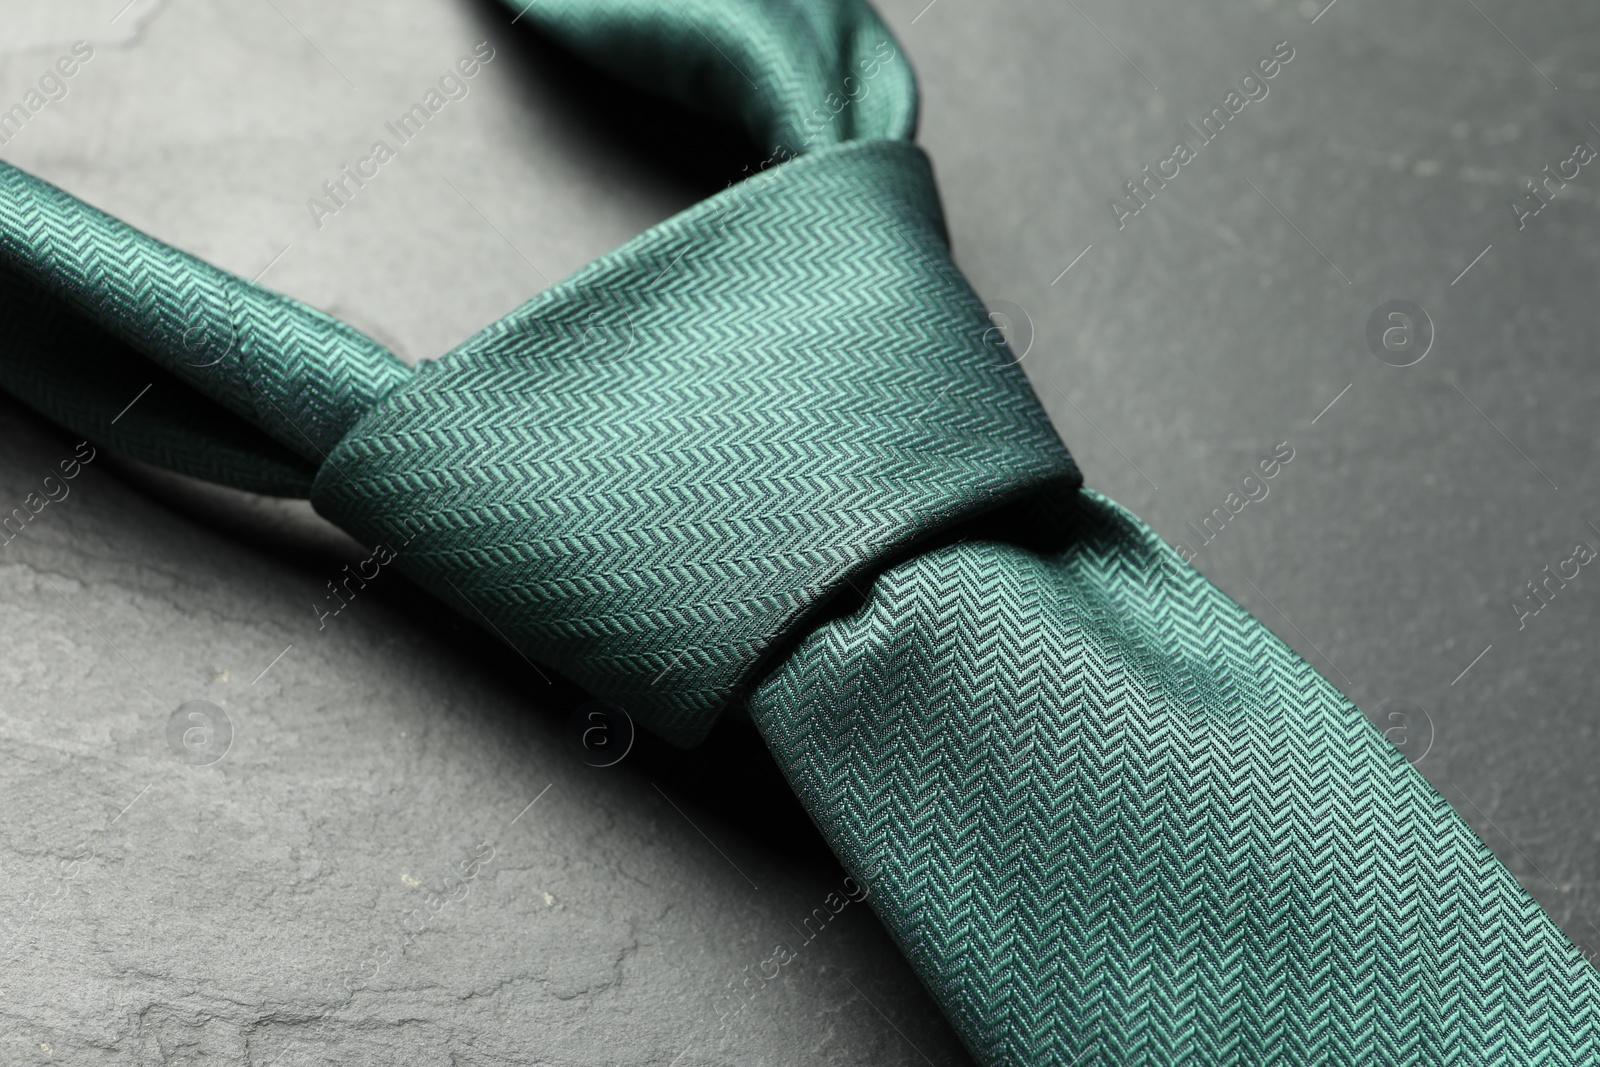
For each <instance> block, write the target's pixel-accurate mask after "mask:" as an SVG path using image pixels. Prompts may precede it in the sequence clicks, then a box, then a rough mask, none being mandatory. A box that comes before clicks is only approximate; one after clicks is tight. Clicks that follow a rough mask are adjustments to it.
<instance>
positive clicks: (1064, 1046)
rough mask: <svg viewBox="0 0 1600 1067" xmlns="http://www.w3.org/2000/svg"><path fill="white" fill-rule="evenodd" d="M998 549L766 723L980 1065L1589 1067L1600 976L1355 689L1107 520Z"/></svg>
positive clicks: (847, 639)
mask: <svg viewBox="0 0 1600 1067" xmlns="http://www.w3.org/2000/svg"><path fill="white" fill-rule="evenodd" d="M1063 497H1065V498H1063ZM1006 519H1007V520H1008V521H1006V522H1004V523H1000V522H998V521H985V522H982V523H979V524H976V525H975V526H974V527H972V528H971V529H970V530H969V531H967V532H968V533H969V534H970V536H971V539H970V540H967V541H964V542H960V543H956V544H952V545H949V546H947V547H944V548H941V549H939V550H937V551H932V552H928V553H926V554H924V555H922V556H919V557H917V558H916V559H914V560H911V561H908V562H906V563H903V564H901V565H899V566H897V567H894V568H892V569H890V570H889V571H888V572H887V573H885V574H884V575H883V576H882V577H881V578H879V580H878V581H877V582H876V583H875V585H874V586H873V587H872V589H871V590H870V591H869V593H868V599H867V602H866V603H865V604H864V605H863V606H862V607H861V608H860V610H858V611H856V612H855V613H853V614H851V615H849V616H847V617H842V618H840V619H837V620H835V621H832V622H829V623H827V624H825V625H823V626H821V627H820V628H819V629H818V630H816V631H815V632H814V633H813V634H812V635H811V636H810V637H808V638H807V639H806V641H805V642H804V643H803V644H802V646H801V647H800V649H799V650H798V651H797V652H796V654H795V655H793V656H792V657H790V658H789V659H788V660H787V661H785V662H784V663H783V664H782V665H781V666H780V667H779V668H778V669H777V671H776V672H775V673H774V675H773V676H772V677H771V678H769V679H768V680H767V681H766V682H765V683H764V684H763V685H762V686H761V687H760V688H759V690H758V691H757V693H756V694H755V696H754V698H753V700H752V702H751V707H752V711H753V713H754V715H755V717H756V719H757V722H758V723H759V725H760V727H761V729H762V732H763V733H764V734H765V735H766V737H767V738H768V740H769V742H770V743H771V745H772V748H773V751H774V752H775V753H776V754H777V757H778V760H779V763H780V764H782V765H783V766H784V768H785V769H786V773H787V774H788V775H789V777H790V780H791V781H792V783H793V785H794V787H795V789H796V791H797V792H798V793H799V795H800V796H801V798H802V799H803V800H804V801H805V804H806V807H807V809H808V810H809V811H810V812H811V813H812V815H813V817H814V818H815V819H816V820H817V822H818V825H819V826H820V827H821V828H822V829H823V831H824V833H825V834H826V835H827V837H828V838H829V840H830V842H831V843H832V844H833V846H834V848H835V850H836V851H837V852H838V853H839V855H840V856H841V857H842V858H843V859H844V860H845V862H846V865H847V866H848V867H850V868H851V869H852V870H853V871H854V872H856V873H858V874H860V875H861V876H863V877H867V878H870V879H872V883H873V885H874V889H875V891H874V892H873V894H872V897H871V899H872V901H873V902H874V903H875V905H876V906H877V908H878V912H879V914H880V915H881V916H882V918H883V919H884V921H885V922H886V923H887V925H888V926H889V928H890V929H891V931H893V933H894V935H895V937H896V938H897V939H898V941H899V942H900V944H901V946H902V947H903V949H904V950H905V952H906V953H907V955H908V957H909V958H910V959H911V961H912V963H913V965H914V966H915V967H916V968H917V970H918V972H919V973H920V974H921V975H922V977H923V980H924V981H925V982H927V984H928V986H929V987H930V988H931V989H932V990H933V991H934V993H935V994H936V995H937V996H938V997H939V999H940V1000H941V1002H942V1003H944V1004H945V1005H946V1009H947V1011H948V1012H949V1014H950V1016H951V1018H952V1020H953V1021H954V1022H955V1023H956V1025H957V1027H958V1028H959V1029H960V1031H961V1032H962V1035H963V1037H964V1038H965V1039H966V1041H967V1042H968V1044H969V1045H970V1047H971V1048H972V1050H973V1051H974V1053H975V1054H977V1056H978V1058H979V1059H980V1061H982V1062H985V1063H992V1064H1028V1065H1040V1064H1056V1065H1060V1067H1067V1065H1077V1067H1097V1065H1111V1064H1115V1065H1132V1064H1141V1065H1142V1064H1149V1065H1152V1067H1153V1065H1168V1064H1170V1065H1174V1067H1176V1065H1180V1064H1181V1065H1195V1064H1238V1065H1246V1064H1249V1065H1255V1064H1262V1065H1265V1064H1294V1065H1304V1064H1329V1065H1335V1064H1337V1065H1346V1064H1373V1065H1377V1064H1384V1065H1394V1064H1440V1065H1461V1067H1469V1065H1470V1067H1477V1065H1490V1064H1550V1065H1556V1064H1562V1065H1572V1064H1591V1063H1594V1062H1596V1059H1597V1057H1600V973H1597V972H1596V971H1595V970H1594V969H1593V968H1592V967H1591V966H1590V965H1589V964H1588V962H1587V961H1586V960H1585V959H1584V958H1583V956H1582V955H1581V954H1580V953H1579V951H1578V950H1577V949H1576V948H1575V947H1574V946H1573V945H1572V944H1571V943H1569V942H1568V941H1567V939H1566V938H1565V937H1564V936H1563V935H1562V934H1561V932H1560V931H1559V930H1558V929H1557V928H1556V927H1555V925H1554V924H1553V923H1552V922H1551V921H1550V919H1549V918H1548V916H1546V915H1545V914H1544V913H1543V912H1542V911H1541V910H1540V909H1539V907H1538V905H1536V904H1535V903H1534V902H1533V901H1532V900H1531V899H1530V898H1529V897H1528V895H1527V894H1526V893H1525V892H1524V891H1523V890H1522V888H1521V887H1520V886H1519V885H1518V884H1517V882H1516V880H1515V879H1513V878H1512V877H1511V875H1510V873H1509V872H1508V871H1507V870H1506V869H1505V868H1504V867H1503V866H1502V865H1501V864H1500V863H1499V862H1498V861H1497V860H1496V859H1495V858H1494V856H1493V855H1492V854H1491V853H1490V852H1489V850H1488V849H1487V848H1486V847H1484V845H1483V844H1482V842H1480V841H1479V840H1478V839H1477V838H1476V837H1475V836H1474V835H1473V834H1472V831H1471V830H1470V829H1469V828H1468V827H1467V826H1466V825H1465V824H1464V823H1463V822H1462V821H1461V820H1460V818H1458V817H1457V816H1456V814H1455V813H1454V812H1453V811H1452V810H1451V809H1450V807H1449V805H1448V804H1447V803H1446V802H1445V801H1444V799H1443V798H1442V797H1440V796H1439V795H1438V794H1437V793H1436V792H1435V791H1434V790H1433V789H1432V788H1431V787H1430V786H1429V785H1428V784H1427V783H1426V782H1425V781H1424V780H1423V778H1422V777H1421V776H1420V775H1419V774H1418V773H1417V772H1416V771H1415V770H1414V769H1412V768H1411V767H1410V765H1409V764H1407V763H1406V761H1405V760H1404V758H1403V757H1402V756H1401V755H1400V753H1399V752H1397V751H1396V750H1395V749H1394V748H1393V747H1392V746H1390V745H1389V743H1388V742H1387V741H1386V740H1384V738H1383V737H1382V736H1381V735H1380V734H1379V733H1378V731H1377V730H1376V728H1374V727H1373V726H1372V725H1371V724H1370V723H1369V722H1368V721H1367V719H1366V718H1365V717H1364V716H1363V715H1362V714H1361V713H1360V712H1359V711H1358V710H1356V708H1355V707H1353V706H1352V705H1351V704H1350V703H1349V702H1348V701H1347V700H1345V699H1344V698H1343V697H1342V696H1341V695H1340V694H1339V693H1338V692H1337V691H1336V690H1335V689H1334V688H1333V686H1331V685H1330V684H1328V682H1327V681H1325V680H1324V679H1323V678H1322V677H1321V676H1320V675H1318V674H1317V673H1316V671H1314V670H1313V669H1312V668H1311V667H1310V666H1309V665H1307V664H1306V663H1305V662H1304V661H1303V660H1302V659H1300V658H1299V657H1298V656H1297V655H1295V654H1294V652H1292V651H1291V650H1290V649H1288V648H1287V647H1285V646H1284V645H1283V644H1282V642H1280V641H1279V640H1278V639H1277V638H1276V637H1274V636H1273V635H1272V634H1271V633H1269V632H1268V631H1267V629H1266V628H1265V627H1263V626H1262V625H1261V624H1260V623H1259V622H1257V621H1256V620H1255V619H1254V618H1252V617H1251V616H1250V615H1248V614H1247V613H1246V612H1245V611H1244V610H1243V609H1241V608H1239V607H1238V606H1237V605H1235V604H1234V603H1233V602H1232V601H1230V600H1228V598H1227V597H1225V596H1223V595H1222V594H1221V593H1220V592H1218V591H1217V589H1216V588H1215V587H1213V586H1212V585H1211V584H1210V583H1208V582H1207V581H1206V580H1205V579H1204V578H1203V577H1202V576H1201V575H1200V574H1199V573H1198V572H1196V571H1195V570H1194V569H1193V568H1192V567H1190V566H1188V565H1187V564H1185V563H1184V562H1182V560H1181V559H1180V558H1179V557H1178V556H1177V554H1176V553H1174V552H1173V551H1172V550H1171V549H1169V548H1168V547H1167V546H1166V545H1165V544H1164V543H1162V542H1161V540H1160V539H1159V538H1158V537H1156V535H1155V534H1153V533H1152V532H1150V531H1149V530H1148V529H1147V528H1146V527H1144V526H1143V525H1142V524H1141V523H1139V521H1138V520H1137V519H1135V518H1134V517H1133V516H1131V515H1129V514H1128V513H1126V512H1124V511H1122V510H1121V509H1120V508H1117V507H1116V506H1115V505H1113V504H1111V503H1110V502H1109V501H1107V500H1105V499H1104V498H1103V497H1100V496H1098V495H1097V494H1094V493H1092V492H1089V491H1087V490H1085V491H1082V492H1081V493H1079V494H1075V495H1073V494H1062V495H1056V494H1051V495H1050V499H1048V500H1044V499H1041V500H1039V501H1036V502H1033V503H1030V504H1029V505H1028V506H1026V507H1024V508H1019V509H1018V510H1017V511H1015V512H1014V513H1012V514H1011V515H1009V516H1006Z"/></svg>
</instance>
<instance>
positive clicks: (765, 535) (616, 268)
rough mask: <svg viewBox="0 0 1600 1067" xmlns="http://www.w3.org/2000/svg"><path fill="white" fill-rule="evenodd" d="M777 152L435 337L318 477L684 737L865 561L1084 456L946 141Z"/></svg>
mask: <svg viewBox="0 0 1600 1067" xmlns="http://www.w3.org/2000/svg"><path fill="white" fill-rule="evenodd" d="M754 180H755V181H756V182H757V183H758V184H757V185H756V186H755V187H754V188H753V190H749V189H744V188H739V187H736V188H734V189H730V190H727V191H726V192H724V193H723V194H721V195H719V196H716V197H713V198H711V199H710V200H707V201H705V202H704V203H702V204H700V205H698V206H697V207H696V208H694V209H692V210H691V211H689V212H686V213H684V214H683V215H680V216H679V217H678V218H676V219H674V220H672V221H671V222H669V223H668V224H666V225H664V226H661V227H658V228H657V229H655V230H652V231H651V232H650V233H648V234H646V235H645V236H643V237H641V238H639V239H637V240H635V241H634V242H632V243H630V244H628V245H626V246H624V247H623V248H622V249H620V250H619V251H618V252H617V253H615V254H614V255H612V256H608V257H607V258H606V259H605V260H603V261H601V262H599V263H597V264H595V265H593V266H592V267H590V268H588V269H586V270H584V271H582V272H580V273H579V274H577V275H575V276H574V277H573V278H571V279H569V280H568V281H566V282H564V283H563V284H561V285H558V286H556V287H555V288H553V289H551V290H549V291H548V292H546V293H545V294H543V295H542V296H540V297H539V298H538V299H536V300H534V301H532V302H530V303H529V304H528V305H526V306H525V307H523V308H522V309H520V310H518V311H517V312H515V313H513V314H512V315H510V316H508V317H507V318H506V319H504V320H502V321H501V322H498V323H496V324H495V325H493V326H492V327H490V328H489V329H487V330H485V331H484V332H483V333H481V334H480V335H478V336H477V337H475V338H473V339H472V340H470V341H468V342H467V343H466V344H464V345H462V346H460V347H459V348H457V349H456V350H455V351H453V352H451V353H449V354H448V355H446V356H444V357H443V358H442V359H440V360H438V361H437V362H434V363H430V364H425V365H424V366H423V367H422V368H421V370H420V371H419V373H418V374H417V375H416V376H415V377H414V378H413V379H411V380H410V381H409V382H407V383H405V384H403V385H402V386H400V387H398V388H396V389H395V390H393V391H392V392H390V393H388V394H387V395H386V396H384V397H383V398H382V399H380V400H379V401H378V402H377V403H376V404H375V406H374V407H373V408H372V410H371V411H370V413H369V414H367V415H366V416H365V417H364V418H362V419H361V420H360V421H359V422H358V423H357V424H356V426H355V427H354V428H353V429H352V430H351V431H350V432H349V433H348V434H347V435H346V436H345V437H344V438H343V439H342V440H341V441H340V442H339V443H338V445H337V446H336V447H335V448H333V449H332V450H331V451H330V452H329V455H328V458H327V461H326V462H325V463H324V464H323V465H322V468H321V470H320V472H319V473H318V476H317V480H316V484H315V486H314V487H313V491H312V494H311V496H312V501H313V503H314V504H315V505H316V507H317V509H318V510H319V511H320V512H322V513H323V514H324V515H326V516H327V517H328V518H330V519H332V520H333V521H334V522H336V523H338V524H339V525H340V526H342V527H344V528H345V529H347V530H349V531H351V532H352V533H354V534H355V535H356V536H357V537H359V538H361V539H363V540H365V541H367V542H370V543H378V542H380V541H382V542H386V543H388V544H390V545H391V546H392V547H394V548H395V550H396V552H397V555H398V558H399V565H400V566H401V567H402V568H403V569H404V570H406V571H407V572H408V573H409V574H410V575H411V576H412V577H413V578H414V579H416V580H417V581H419V582H420V583H421V584H423V585H425V586H427V587H429V588H430V589H432V590H433V591H434V592H436V593H438V594H439V595H440V596H442V597H444V598H445V599H447V600H449V601H451V602H454V603H456V604H458V605H460V606H461V609H462V611H463V612H464V613H465V614H466V615H467V616H468V617H471V618H481V619H484V620H487V621H488V622H489V623H490V625H491V628H492V629H493V630H494V631H496V632H498V633H499V634H501V635H502V636H503V637H504V638H506V639H507V640H508V641H510V642H511V643H512V644H514V645H515V646H517V647H518V648H519V649H520V650H522V651H523V652H524V653H525V654H528V655H531V656H534V657H535V658H538V659H541V660H543V661H545V662H549V663H558V664H560V665H562V667H563V669H564V670H566V671H567V673H568V674H569V675H570V676H572V677H573V679H574V680H575V681H577V682H579V683H580V684H582V685H583V686H584V687H585V688H587V689H589V690H590V691H592V692H595V693H598V694H600V695H603V696H605V697H607V698H608V699H611V700H614V701H616V702H618V703H620V704H622V705H623V706H625V707H627V708H628V710H629V711H630V713H632V714H633V715H634V717H635V718H637V719H639V720H640V721H641V723H643V724H645V725H648V726H649V727H651V728H652V729H653V730H655V731H656V732H657V733H659V734H662V735H665V736H667V737H669V738H671V739H674V740H678V741H682V742H692V741H695V740H698V739H699V737H700V736H701V735H702V734H703V733H704V732H705V730H707V729H708V728H709V727H710V725H711V723H712V722H713V721H714V719H715V716H716V714H717V712H718V711H719V710H720V709H721V708H722V707H723V706H724V705H725V704H727V703H728V702H729V701H730V700H731V699H733V698H735V697H736V696H737V695H738V694H739V693H740V692H741V691H743V690H744V689H746V688H747V687H748V684H749V682H750V681H751V679H752V678H753V676H754V675H755V674H756V673H757V672H758V671H759V670H760V669H761V667H762V666H763V665H764V664H765V663H766V662H767V659H768V653H769V652H771V651H772V650H773V649H774V648H775V647H778V646H780V645H782V644H783V642H784V639H785V637H786V635H790V634H792V633H793V632H794V629H795V627H796V626H797V624H801V623H803V622H805V621H807V620H810V619H811V618H813V617H814V615H815V613H816V612H817V611H818V610H819V609H820V608H821V607H822V605H823V604H825V603H826V602H828V601H829V600H831V599H832V598H833V597H834V596H836V595H838V594H840V593H841V592H843V593H848V591H849V585H850V583H851V581H852V580H853V579H859V582H860V587H861V588H865V586H866V584H867V583H868V582H870V580H871V573H872V571H873V569H874V568H875V567H877V566H879V565H881V563H882V562H883V561H884V560H885V559H888V558H892V557H894V556H895V555H897V554H901V553H903V552H904V551H905V550H907V549H908V548H910V547H911V546H913V545H915V544H917V543H919V542H921V541H924V540H926V539H927V538H929V537H931V536H933V535H935V534H937V533H938V532H939V531H941V530H943V529H946V528H948V527H949V526H950V525H952V524H954V523H956V522H959V521H961V520H963V519H965V518H968V517H971V516H972V515H974V514H977V513H979V512H981V511H983V510H984V509H987V508H990V507H994V506H997V505H998V504H1001V503H1004V502H1005V501H1007V500H1010V499H1014V498H1016V497H1017V496H1019V495H1021V494H1024V493H1027V492H1029V491H1031V490H1034V489H1037V488H1038V487H1039V486H1040V485H1042V484H1044V483H1047V482H1054V483H1059V484H1062V485H1064V486H1067V487H1071V486H1075V485H1076V484H1077V480H1078V475H1077V471H1076V469H1075V468H1074V466H1073V464H1072V460H1071V458H1070V457H1069V456H1068V455H1067V452H1066V450H1065V449H1064V448H1063V447H1062V446H1061V445H1060V443H1059V441H1058V439H1057V438H1056V436H1055V433H1054V430H1053V429H1052V428H1051V426H1050V423H1049V421H1048V419H1047V418H1046V416H1045V414H1044V412H1043V410H1042V409H1041V408H1040V406H1039V404H1038V402H1037V400H1036V399H1035V397H1034V395H1033V393H1032V391H1031V390H1030V389H1029V387H1028V384H1027V381H1026V379H1025V378H1024V377H1023V375H1022V373H1021V372H1020V370H1018V369H1017V368H1016V367H1015V366H1011V365H1008V361H1006V360H1004V359H1001V358H997V357H996V355H995V354H994V352H993V349H992V348H991V347H987V346H985V344H984V336H985V333H986V332H987V331H988V330H989V329H990V327H991V323H990V321H989V319H988V316H987V314H986V313H985V311H984V309H983V305H982V304H981V303H980V301H979V300H978V298H977V297H976V296H975V295H974V294H973V292H972V290H971V289H970V287H968V285H967V284H966V282H965V281H964V280H963V279H962V278H961V276H960V274H959V272H958V271H957V270H956V269H955V267H954V265H953V264H952V263H951V262H950V259H949V252H948V249H947V246H946V244H945V238H944V227H943V222H942V219H941V216H940V214H939V207H938V198H937V196H936V195H935V190H934V186H933V181H932V176H931V173H930V170H929V167H928V163H927V159H926V157H925V156H924V155H923V154H922V152H921V151H920V150H919V149H917V148H916V147H915V146H914V145H911V144H909V143H907V142H900V141H869V142H856V143H852V144H847V145H842V146H838V147H835V148H830V149H825V150H823V151H820V152H817V153H813V154H810V155H807V156H806V157H803V158H800V159H796V160H794V161H793V162H791V163H789V164H786V165H785V166H783V167H780V168H777V169H775V170H773V171H771V172H769V173H767V174H765V175H763V176H762V177H760V178H758V179H754ZM411 530H417V531H420V532H419V533H417V534H416V535H415V539H411V535H410V533H409V531H411ZM397 539H399V540H404V541H406V546H405V547H404V548H400V547H399V545H398V544H397V543H396V542H397Z"/></svg>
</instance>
